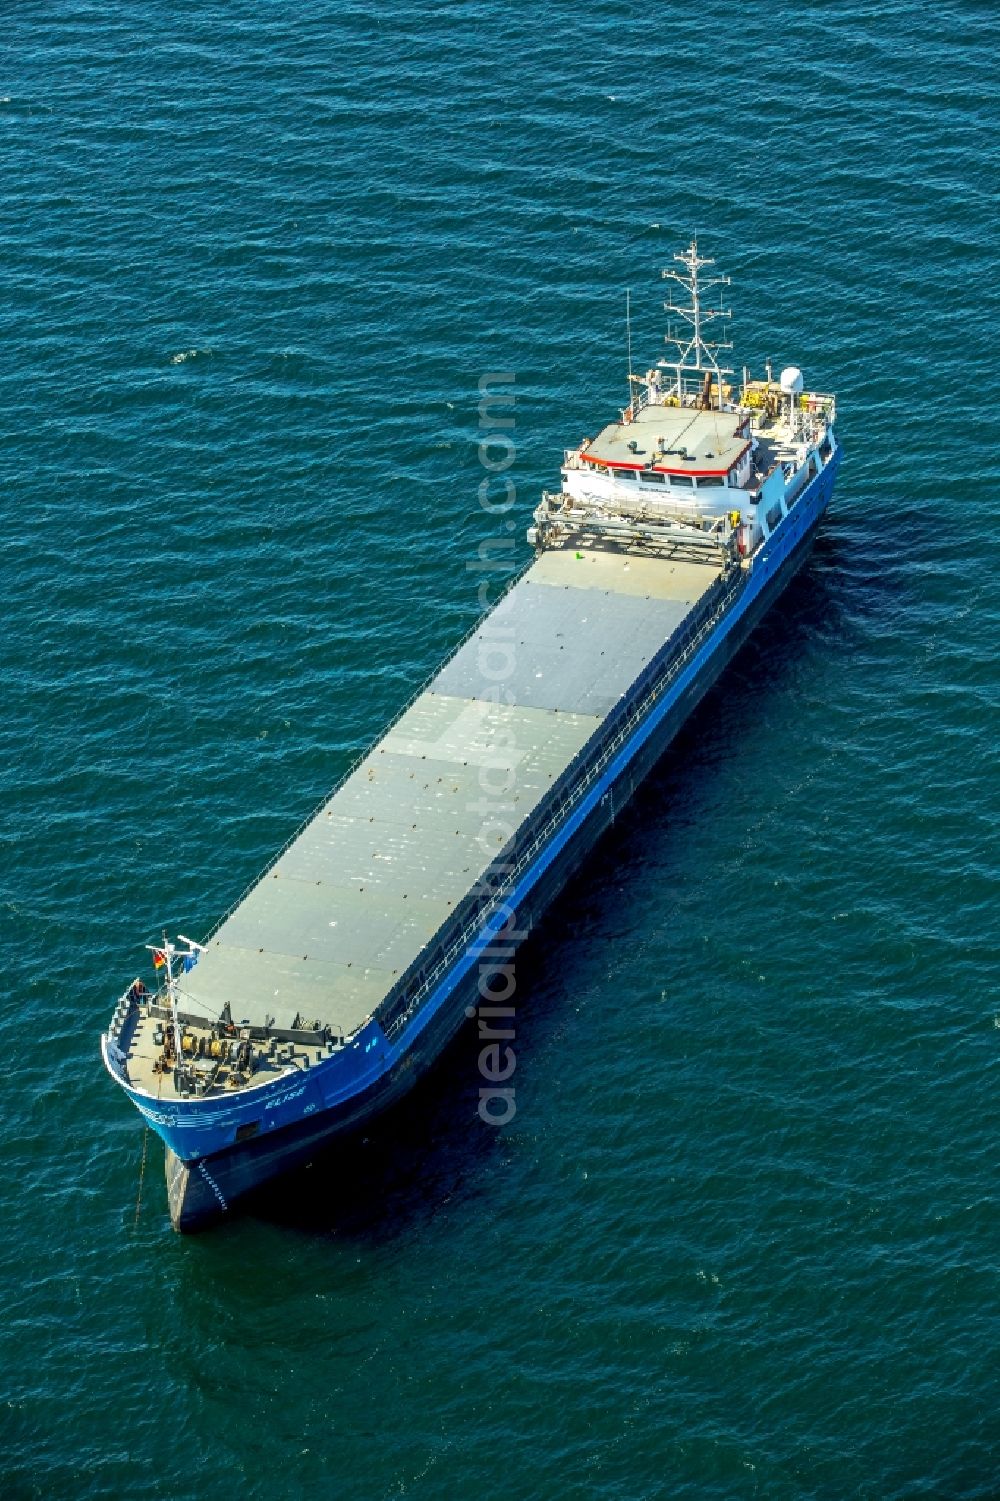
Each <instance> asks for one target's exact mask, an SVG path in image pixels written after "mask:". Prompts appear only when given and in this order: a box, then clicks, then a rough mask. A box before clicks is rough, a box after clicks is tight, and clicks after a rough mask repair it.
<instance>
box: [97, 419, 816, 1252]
mask: <svg viewBox="0 0 1000 1501" xmlns="http://www.w3.org/2000/svg"><path fill="white" fill-rule="evenodd" d="M839 461H840V450H839V447H838V448H837V449H835V451H834V453H833V454H832V456H831V458H830V460H829V462H828V463H827V464H826V465H825V466H824V468H823V469H822V470H821V471H820V473H819V474H818V475H817V476H816V477H815V478H814V479H813V480H812V481H811V482H810V483H809V485H808V486H807V487H806V489H805V490H804V491H803V492H802V493H801V495H800V496H799V497H798V499H797V501H796V503H795V505H794V507H793V508H792V510H791V511H790V513H789V515H788V516H787V517H786V518H785V520H784V521H783V523H782V525H781V526H780V527H778V528H777V529H776V530H775V532H774V533H773V535H772V536H771V537H770V538H769V539H768V540H767V541H766V542H765V543H764V544H763V546H762V547H761V549H760V550H759V552H758V553H757V555H756V556H755V558H754V562H753V567H752V569H750V570H749V571H748V572H747V574H746V577H745V582H744V583H743V584H742V586H741V587H740V589H739V590H738V592H737V593H736V594H735V596H734V598H733V599H732V601H731V603H730V604H729V606H728V608H727V609H726V610H725V612H724V613H723V614H722V615H721V617H720V618H719V620H718V623H717V624H716V625H715V627H714V629H712V630H711V632H710V633H709V634H708V635H707V637H706V639H705V640H704V641H703V642H702V643H701V644H700V646H699V648H698V650H697V652H695V653H694V654H693V655H692V657H691V658H690V660H689V661H688V662H687V663H686V664H685V665H684V667H683V670H682V671H680V672H679V673H678V674H677V675H676V677H675V679H674V680H673V681H671V682H670V684H669V687H668V688H667V690H666V691H664V692H662V693H661V694H660V695H659V696H658V697H656V698H655V701H654V702H653V704H652V707H651V708H650V709H649V711H648V712H647V713H646V714H645V715H644V716H643V717H641V718H640V719H639V721H638V722H637V723H636V725H635V727H634V729H633V731H632V732H631V734H630V735H629V736H628V738H627V739H626V740H624V742H623V743H622V744H621V746H620V747H619V748H618V750H617V752H616V754H615V755H614V757H613V759H612V760H611V761H610V762H609V764H608V765H607V766H606V768H605V769H604V771H603V774H602V775H601V776H600V778H599V779H598V780H596V781H595V783H594V785H593V786H592V787H591V788H590V789H589V790H588V792H587V793H586V795H585V796H583V797H582V798H581V799H580V800H579V802H578V803H577V804H576V806H575V807H574V808H573V811H572V812H571V813H570V814H569V816H568V817H567V818H566V820H565V822H564V823H563V824H562V825H561V826H560V827H558V828H557V829H556V830H555V831H554V833H553V834H552V837H551V839H550V840H549V841H548V843H547V844H546V845H545V846H544V847H543V848H541V849H540V850H539V851H538V853H537V857H536V858H535V859H534V861H533V863H532V864H531V865H530V866H529V867H528V868H527V869H526V870H525V871H524V873H523V874H522V876H521V878H520V880H519V882H518V884H517V886H516V887H515V888H514V890H513V892H512V893H511V895H510V897H509V899H508V903H507V906H508V908H509V909H513V910H514V911H515V912H516V913H517V928H516V931H515V932H508V931H505V930H504V929H503V925H502V920H501V919H498V918H495V919H493V920H492V922H488V923H487V924H486V925H484V927H483V928H482V929H481V930H480V932H479V936H478V938H477V939H476V940H475V941H474V942H473V943H471V944H469V945H468V947H467V948H466V949H465V950H464V951H463V952H462V953H461V954H460V955H459V956H458V957H457V958H456V960H455V962H454V964H453V965H452V967H451V968H450V970H449V971H448V972H447V973H446V974H445V975H444V976H443V977H442V978H441V980H440V982H439V983H438V985H437V987H436V988H435V989H434V990H432V991H431V992H430V994H429V995H427V996H426V998H425V999H424V1000H423V1002H422V1004H421V1005H420V1008H419V1009H418V1010H417V1011H416V1012H415V1014H413V1015H412V1016H411V1017H409V1018H408V1019H407V1020H406V1021H405V1024H404V1025H402V1026H401V1027H396V1028H395V1029H394V1032H393V1035H392V1036H391V1037H390V1036H388V1035H387V1034H386V1032H385V1031H384V1030H383V1028H382V1026H381V1025H380V1023H379V1022H378V1021H377V1020H374V1019H372V1020H370V1021H369V1022H368V1023H367V1024H366V1025H365V1026H364V1028H363V1029H362V1030H361V1031H360V1032H359V1034H358V1035H357V1036H356V1037H354V1038H353V1039H352V1040H351V1042H350V1044H349V1045H348V1046H346V1047H345V1048H343V1049H340V1050H339V1051H337V1052H335V1053H334V1054H332V1055H331V1056H330V1057H329V1058H327V1059H325V1060H324V1061H323V1062H322V1063H320V1064H318V1065H316V1066H314V1067H311V1068H309V1069H308V1070H306V1071H304V1072H303V1073H302V1074H300V1075H299V1076H298V1077H297V1078H294V1079H292V1080H289V1079H288V1077H285V1078H282V1079H279V1080H276V1081H274V1082H273V1083H270V1084H265V1085H261V1086H258V1087H257V1088H251V1089H246V1090H242V1091H240V1092H239V1093H238V1094H234V1095H233V1096H231V1097H228V1098H226V1097H223V1098H219V1099H200V1100H199V1099H181V1100H177V1101H170V1102H169V1104H168V1103H166V1102H164V1103H163V1104H162V1105H161V1104H159V1103H157V1102H153V1101H151V1100H150V1097H149V1095H147V1094H144V1093H141V1092H140V1091H137V1090H135V1089H132V1088H130V1087H129V1085H128V1084H127V1083H125V1082H123V1088H125V1090H126V1092H127V1093H128V1094H129V1096H130V1098H131V1099H132V1101H133V1103H134V1104H135V1106H136V1108H137V1109H138V1110H139V1111H140V1113H141V1114H142V1115H143V1116H144V1117H145V1118H146V1120H147V1121H148V1122H149V1123H150V1125H151V1126H152V1127H153V1128H154V1129H155V1130H156V1131H157V1132H158V1133H159V1135H160V1136H161V1137H162V1138H163V1140H164V1142H165V1144H166V1148H167V1183H168V1194H169V1201H170V1212H171V1218H172V1220H173V1223H174V1225H175V1227H176V1228H177V1229H180V1230H195V1229H198V1228H200V1227H201V1226H203V1225H205V1224H207V1223H209V1222H210V1221H212V1220H214V1219H216V1218H217V1217H218V1216H219V1215H221V1214H224V1213H225V1212H227V1211H228V1210H229V1209H230V1208H231V1207H232V1206H233V1205H234V1204H235V1203H236V1202H237V1200H239V1199H240V1198H241V1197H243V1195H245V1194H247V1193H248V1192H250V1190H252V1189H254V1188H257V1187H258V1186H259V1185H260V1184H262V1183H264V1182H266V1181H267V1180H268V1179H270V1178H273V1177H275V1176H276V1175H277V1174H279V1173H283V1172H286V1171H288V1170H289V1169H291V1168H294V1167H296V1166H298V1165H301V1164H303V1163H305V1162H307V1161H308V1160H309V1159H310V1158H311V1157H312V1156H314V1155H315V1154H316V1152H317V1151H318V1150H319V1149H320V1148H321V1147H322V1146H323V1145H324V1144H325V1143H326V1142H327V1141H329V1139H330V1138H331V1137H333V1136H335V1135H336V1134H338V1133H340V1132H343V1131H346V1130H348V1129H350V1128H352V1127H356V1126H358V1125H359V1124H361V1123H362V1122H363V1121H364V1120H366V1119H367V1118H369V1117H370V1116H372V1115H373V1114H375V1113H376V1112H379V1111H382V1110H384V1109H385V1108H386V1107H387V1106H388V1105H390V1104H391V1103H392V1102H393V1101H395V1100H397V1099H399V1098H400V1097H401V1096H402V1095H404V1094H405V1093H406V1092H407V1091H408V1090H409V1089H410V1088H411V1087H412V1086H413V1084H414V1083H415V1082H416V1081H417V1079H418V1078H420V1077H421V1075H422V1074H424V1073H425V1071H426V1070H427V1069H428V1068H429V1067H430V1065H431V1064H432V1063H433V1062H434V1060H435V1059H436V1058H437V1057H438V1056H439V1055H440V1053H441V1052H442V1050H443V1049H444V1048H445V1046H446V1045H447V1043H448V1042H449V1040H450V1039H451V1038H452V1037H453V1036H454V1035H455V1034H456V1033H457V1032H458V1030H459V1029H460V1027H461V1025H462V1022H463V1020H464V1019H465V1016H466V1008H467V1007H469V1006H474V1005H475V1004H476V1003H477V1002H478V1000H479V999H480V997H479V990H478V982H479V974H480V965H481V963H483V962H484V960H485V961H488V960H489V959H490V958H497V962H501V959H500V957H499V955H500V953H501V949H500V947H499V945H501V944H502V960H503V961H509V958H510V957H511V956H512V954H513V952H514V951H515V950H516V948H517V947H518V946H519V944H520V943H521V942H523V941H524V939H525V938H526V937H527V936H528V935H529V934H530V933H531V932H532V931H533V930H534V929H535V927H536V926H537V925H538V923H539V922H540V920H541V918H542V915H543V913H544V911H545V908H546V907H547V906H548V905H549V903H550V902H551V901H552V900H553V898H554V897H555V896H556V895H557V893H558V892H559V891H560V890H561V889H562V887H563V886H564V885H565V883H566V881H567V880H568V879H569V877H570V876H571V875H572V873H573V871H574V870H575V869H576V867H577V866H578V865H579V864H580V863H581V861H582V860H583V859H584V858H585V856H586V855H587V853H588V852H589V850H590V849H591V848H592V846H593V845H594V843H595V841H596V840H597V839H598V838H599V837H600V835H601V834H602V833H603V832H604V830H605V829H606V828H607V827H608V826H609V824H610V823H612V822H613V820H614V818H615V815H616V814H617V813H618V812H619V811H620V810H621V808H622V807H623V805H624V804H625V802H626V801H627V800H628V799H629V798H630V797H631V795H632V793H633V792H634V791H635V789H636V788H637V787H638V785H639V784H640V783H641V782H642V780H643V779H644V778H645V776H646V775H647V774H648V772H649V771H650V769H651V768H652V766H653V765H654V764H655V762H656V761H657V760H658V759H659V757H660V756H661V755H662V753H663V751H664V750H665V749H666V747H667V746H668V745H669V743H670V741H671V740H672V739H673V738H674V736H675V735H676V733H677V731H678V730H679V729H680V727H681V725H682V724H683V723H684V721H685V720H686V719H687V718H688V716H689V714H690V713H691V711H692V709H693V708H694V707H695V705H696V704H697V703H698V701H699V699H701V697H702V696H703V695H704V693H705V692H706V691H707V690H708V689H709V688H710V687H711V685H712V684H713V683H714V681H715V680H716V678H717V677H718V676H719V674H720V673H721V672H722V670H723V669H724V667H725V666H726V665H727V663H728V662H729V661H730V660H731V658H732V657H733V656H734V654H735V653H736V652H737V651H738V649H739V647H740V646H741V645H742V644H743V642H744V641H745V640H746V638H747V636H748V635H749V634H750V632H751V631H752V630H753V628H754V626H755V625H756V624H757V622H758V620H759V619H760V618H761V616H762V615H763V614H764V613H765V612H766V610H767V609H768V608H769V607H770V606H771V604H772V603H773V602H774V600H775V599H776V598H777V596H778V595H779V594H780V593H781V591H782V590H783V589H784V588H785V586H786V585H787V583H788V581H789V580H790V578H791V577H792V576H793V574H794V573H795V571H796V570H797V569H798V567H799V566H800V565H801V563H802V562H803V560H804V558H805V556H806V554H807V553H808V550H809V545H810V543H811V541H812V538H813V536H814V534H815V530H816V527H817V525H818V523H819V520H820V518H821V516H822V514H823V512H824V511H825V509H826V507H827V505H828V504H829V501H830V499H831V496H832V493H833V487H834V482H835V479H836V473H837V469H838V467H839ZM491 946H493V952H492V953H491ZM105 1046H106V1048H107V1045H105ZM106 1061H107V1056H106ZM111 1066H112V1065H111V1063H109V1067H111ZM112 1072H116V1074H117V1071H116V1070H115V1069H114V1068H112ZM119 1082H122V1081H121V1079H120V1077H119ZM244 1138H245V1139H244Z"/></svg>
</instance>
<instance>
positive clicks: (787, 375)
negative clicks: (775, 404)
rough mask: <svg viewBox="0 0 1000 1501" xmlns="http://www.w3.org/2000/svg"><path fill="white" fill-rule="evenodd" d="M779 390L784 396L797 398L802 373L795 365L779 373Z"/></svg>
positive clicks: (800, 389) (801, 382)
mask: <svg viewBox="0 0 1000 1501" xmlns="http://www.w3.org/2000/svg"><path fill="white" fill-rule="evenodd" d="M780 385H781V389H782V390H783V391H784V393H785V395H786V396H798V395H799V394H800V393H801V391H802V385H803V381H802V371H801V370H800V369H799V367H798V366H797V365H789V366H788V369H787V370H782V372H781V381H780Z"/></svg>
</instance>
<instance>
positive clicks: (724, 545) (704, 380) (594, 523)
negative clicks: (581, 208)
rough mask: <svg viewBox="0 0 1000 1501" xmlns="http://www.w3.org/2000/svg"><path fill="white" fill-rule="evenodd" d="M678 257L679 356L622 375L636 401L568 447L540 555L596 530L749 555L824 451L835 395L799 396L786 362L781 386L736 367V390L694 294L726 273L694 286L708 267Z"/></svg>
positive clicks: (539, 536)
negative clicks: (681, 296)
mask: <svg viewBox="0 0 1000 1501" xmlns="http://www.w3.org/2000/svg"><path fill="white" fill-rule="evenodd" d="M674 259H675V260H676V261H677V262H679V263H680V265H681V266H682V267H683V270H680V271H676V270H666V271H664V273H663V274H664V276H665V277H668V278H669V279H670V280H672V281H674V282H676V283H677V284H678V285H679V286H681V287H682V288H684V289H685V290H686V292H687V294H688V296H689V297H690V302H689V303H686V304H683V305H682V304H679V303H676V302H674V301H673V300H671V301H668V302H667V303H665V304H664V306H665V308H666V310H667V312H668V313H670V314H672V315H674V316H676V317H679V318H680V319H681V323H682V332H681V333H675V332H673V331H672V330H671V332H669V333H668V334H667V336H666V337H667V342H668V343H670V344H673V345H674V347H675V358H673V359H669V360H668V359H663V360H660V362H659V364H658V365H657V366H656V367H654V368H653V369H650V370H647V371H646V373H645V375H644V376H641V377H640V376H637V375H633V374H631V373H630V375H629V381H630V386H631V395H632V399H631V401H630V402H629V404H628V406H626V407H625V408H624V410H623V411H622V413H621V416H620V418H619V419H618V421H616V422H611V423H609V424H608V425H607V426H606V427H604V428H602V430H601V431H600V432H599V433H598V434H597V436H596V437H594V438H587V439H585V440H584V441H583V442H582V443H581V444H580V446H579V448H574V449H567V451H566V453H565V458H564V463H563V468H562V488H561V490H560V491H559V492H558V493H555V494H553V493H546V494H544V495H543V497H542V503H541V505H540V506H539V507H538V509H537V510H536V512H535V516H534V526H533V527H532V528H531V530H530V531H529V533H528V536H529V540H530V541H532V542H534V544H535V545H536V546H537V547H538V548H540V549H542V548H545V547H547V546H550V545H552V544H553V543H556V542H560V541H565V540H566V539H567V538H569V537H571V536H573V535H577V534H578V535H580V536H581V537H586V536H597V535H600V536H602V537H603V538H605V539H606V540H614V539H616V538H617V539H619V540H620V541H621V542H622V543H623V544H628V545H630V546H634V545H636V544H640V545H644V546H648V547H650V548H652V549H657V550H659V549H663V548H667V549H670V550H678V551H687V552H695V553H697V552H702V551H704V550H706V549H707V550H709V551H718V550H721V551H722V552H724V553H726V554H729V555H730V556H733V557H739V558H742V559H746V560H750V559H752V557H753V555H754V553H755V552H756V550H757V549H758V548H759V547H760V546H761V544H762V543H763V542H764V541H766V540H767V538H768V537H769V536H770V535H771V534H772V533H773V532H774V531H775V529H776V528H777V527H778V526H779V525H780V523H781V520H782V518H783V517H784V516H786V515H788V513H789V511H790V509H791V507H792V506H793V505H794V503H795V500H796V498H797V497H798V495H799V494H800V492H801V491H803V490H804V489H805V487H806V486H807V484H808V483H809V481H810V479H811V478H813V477H815V475H816V474H818V473H819V471H820V470H821V469H822V468H823V466H824V464H825V463H826V462H827V461H828V460H829V458H830V457H831V455H832V452H833V450H834V447H835V445H836V440H835V437H834V434H833V422H834V417H835V402H834V398H833V397H832V396H829V395H825V394H822V393H819V392H815V391H806V390H805V388H804V381H803V377H802V372H801V371H800V370H798V369H797V368H796V367H794V366H790V367H789V368H788V369H786V370H784V371H782V373H781V377H780V379H779V380H777V381H775V380H774V379H773V378H772V375H771V371H770V368H768V372H767V377H766V379H764V380H751V378H750V375H749V372H748V371H747V370H746V369H744V371H743V376H742V382H741V384H740V386H739V388H738V390H737V388H736V387H735V386H734V384H733V383H732V382H731V381H728V380H727V377H731V376H732V374H733V372H732V370H730V369H728V368H726V367H724V366H721V365H720V364H719V362H718V353H719V352H720V351H721V350H725V349H729V348H731V345H729V344H728V343H721V342H720V343H707V342H706V341H705V338H704V336H703V329H704V327H705V325H706V324H707V323H709V322H711V321H713V320H715V319H719V318H728V317H729V316H730V315H729V312H728V310H726V309H724V308H721V307H719V308H711V309H706V308H704V307H703V306H702V294H703V292H704V291H705V289H706V287H708V286H717V285H728V278H727V277H714V278H711V279H710V280H708V281H707V282H706V281H705V280H704V279H701V280H699V275H700V272H701V269H702V268H703V267H705V266H711V265H713V264H714V263H713V262H712V261H711V260H708V259H706V258H705V257H703V256H699V254H698V249H697V245H696V243H694V242H692V244H691V245H690V247H689V248H688V249H687V250H686V251H684V252H682V253H681V254H680V255H677V256H675V257H674Z"/></svg>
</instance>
